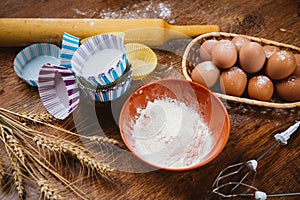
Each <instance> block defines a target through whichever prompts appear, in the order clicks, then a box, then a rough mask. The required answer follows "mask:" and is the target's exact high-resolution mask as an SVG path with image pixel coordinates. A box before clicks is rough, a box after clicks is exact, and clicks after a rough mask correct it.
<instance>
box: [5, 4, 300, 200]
mask: <svg viewBox="0 0 300 200" xmlns="http://www.w3.org/2000/svg"><path fill="white" fill-rule="evenodd" d="M0 17H3V18H16V17H22V18H25V17H26V18H27V17H28V18H29V17H30V18H109V19H110V18H161V19H164V20H166V21H167V22H169V23H171V24H175V25H192V24H216V25H219V26H220V29H221V31H224V32H232V33H239V34H246V35H250V36H256V37H261V38H266V39H269V40H275V41H278V42H283V43H287V44H292V45H295V46H300V1H299V0H294V1H286V0H275V1H271V0H265V1H247V0H241V1H226V0H222V1H209V0H194V1H186V0H185V1H180V0H173V1H168V0H166V1H159V0H151V1H137V0H133V1H118V0H114V1H112V0H103V1H100V0H99V1H96V0H94V1H93V0H86V1H79V0H74V1H71V0H64V1H59V0H52V1H48V0H43V1H36V0H27V1H19V0H7V1H2V2H1V7H0ZM283 29H285V30H286V31H283ZM0 31H1V27H0ZM176 45H178V44H176ZM22 48H24V47H16V48H15V47H14V48H10V47H1V48H0V97H1V98H0V106H1V107H2V108H6V109H10V110H12V111H15V112H19V113H21V112H26V111H27V112H28V111H31V112H32V113H34V112H36V113H39V112H45V110H44V108H43V106H42V104H41V101H40V99H39V95H38V92H37V89H36V88H33V87H31V86H28V85H26V84H25V83H24V82H23V81H22V80H21V79H20V78H18V77H17V75H16V74H15V73H14V70H13V60H14V58H15V56H16V54H17V53H18V52H19V51H20V50H21V49H22ZM180 48H181V49H184V46H180V47H179V49H180ZM162 49H163V48H162V47H161V48H160V47H156V50H155V52H156V53H157V56H158V62H159V65H160V66H162V67H161V68H158V70H161V72H156V73H155V75H153V76H152V78H154V79H155V78H156V79H159V78H161V77H165V76H169V77H171V76H172V75H174V76H177V77H180V78H183V77H182V75H181V74H180V73H181V70H180V67H181V57H180V55H176V54H174V52H168V51H164V50H162ZM166 66H167V67H166ZM168 67H171V68H172V69H175V71H173V72H172V74H164V75H163V76H159V74H160V73H168V71H167V70H168V69H169V68H168ZM176 72H178V73H176ZM147 81H149V80H147ZM141 83H143V82H140V83H137V84H141ZM132 90H133V89H132ZM126 96H128V95H125V96H124V97H123V100H124V99H125V98H126ZM225 105H226V108H227V110H228V113H229V117H230V124H231V131H230V138H229V141H228V143H227V145H226V147H225V148H224V150H223V151H222V152H221V154H220V155H219V156H218V157H217V158H215V159H214V160H213V161H212V162H210V163H209V164H207V165H205V166H203V167H201V168H198V169H195V170H192V171H187V172H172V173H171V172H166V171H161V170H156V171H148V172H143V170H139V169H138V167H139V166H140V165H136V166H135V165H134V166H135V167H137V169H136V171H140V173H134V170H131V171H129V172H126V171H125V170H124V171H122V170H120V171H119V172H118V176H117V178H116V179H115V182H114V184H106V183H105V182H104V183H103V182H102V183H99V184H98V185H97V186H96V187H95V185H93V187H92V181H91V180H90V179H87V180H83V181H82V187H81V189H82V190H83V191H85V193H86V198H90V199H205V198H206V197H207V194H208V193H209V191H210V190H211V186H212V184H213V181H214V179H215V178H216V176H217V175H218V173H219V172H220V171H221V170H222V169H224V168H225V167H226V166H228V165H231V164H233V163H239V162H244V161H247V160H250V159H253V158H257V157H258V156H259V155H260V154H261V153H262V152H263V151H264V150H266V149H267V148H268V147H269V146H271V145H272V144H273V142H274V137H273V136H274V134H276V133H278V132H281V131H283V130H285V129H286V128H287V127H288V126H290V125H292V124H293V123H294V122H295V121H296V120H300V109H299V108H293V109H270V108H262V107H257V106H250V105H242V104H238V103H233V102H225ZM120 106H121V104H120V103H119V104H118V106H115V109H116V110H118V109H119V108H120ZM110 108H113V105H112V104H109V106H107V105H105V106H103V105H96V106H95V110H96V112H97V114H99V115H100V117H99V118H100V120H99V122H100V123H101V125H103V127H104V128H103V127H102V128H103V129H107V130H111V131H110V136H111V135H112V136H113V137H115V138H116V139H117V140H119V141H120V142H122V140H121V138H120V136H119V131H118V126H117V123H115V122H114V116H112V115H111V114H112V113H113V114H114V112H112V111H111V109H110ZM103 113H104V114H105V118H104V117H101V114H102V116H104V114H103ZM108 114H110V115H108ZM49 134H50V133H49ZM299 144H300V140H299V131H298V132H297V133H296V134H295V135H294V136H293V137H292V138H291V139H290V141H289V143H288V145H286V146H280V147H279V146H278V147H276V148H275V149H274V150H272V151H271V152H270V153H269V154H268V155H267V156H266V157H265V158H264V159H263V160H261V161H260V162H259V165H258V170H257V172H258V175H257V177H256V180H255V183H254V186H255V187H257V188H258V189H259V190H261V191H265V192H266V193H267V194H274V193H289V192H300V176H299V172H300V167H299V163H300V156H299V150H300V149H299ZM119 159H122V158H119ZM123 159H124V158H123ZM122 162H123V163H127V164H128V166H129V165H131V164H132V163H130V162H129V161H122ZM132 162H138V161H135V160H134V159H133V161H132ZM124 165H125V164H124ZM67 169H68V167H67V166H66V168H65V169H64V170H65V171H66V170H67ZM66 173H68V172H66ZM1 185H4V184H3V183H1ZM25 187H29V186H25ZM32 188H34V186H32ZM8 190H9V189H8V188H7V187H2V189H0V197H2V198H1V199H18V198H17V196H16V195H13V194H12V193H13V192H9V191H8ZM27 193H28V194H27V199H37V198H38V197H39V194H38V192H37V190H34V189H27ZM210 198H212V199H216V196H212V197H211V196H210ZM299 198H300V197H299V196H298V197H282V198H277V199H299ZM70 199H80V198H79V197H75V196H74V197H72V196H71V197H70ZM246 199H249V198H246ZM253 199H254V198H253ZM270 199H271V198H270ZM274 199H275V198H274Z"/></svg>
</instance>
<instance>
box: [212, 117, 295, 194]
mask: <svg viewBox="0 0 300 200" xmlns="http://www.w3.org/2000/svg"><path fill="white" fill-rule="evenodd" d="M299 126H300V121H298V122H296V123H295V124H294V125H292V126H290V127H289V128H288V129H287V130H285V131H284V132H282V133H278V134H276V135H275V136H274V137H275V140H276V141H275V142H274V143H273V144H272V145H271V146H270V147H269V148H268V149H267V150H265V151H264V152H263V153H262V154H261V155H260V156H259V157H258V158H257V159H253V160H249V161H248V162H246V163H237V164H233V165H230V166H228V167H226V168H225V169H223V170H222V171H221V172H220V173H219V175H218V176H217V178H216V179H215V181H214V183H213V185H212V192H213V193H214V194H217V195H218V196H219V197H225V198H231V197H251V196H252V197H254V198H255V199H256V200H265V199H267V197H281V196H298V195H299V196H300V192H299V193H287V194H266V193H265V192H262V191H259V190H258V189H257V188H255V187H254V186H252V185H253V182H254V181H255V178H256V174H257V170H256V168H257V165H258V162H259V161H260V160H261V159H262V158H264V157H265V156H266V155H267V154H268V153H269V152H270V151H271V150H273V149H274V148H275V147H276V146H277V145H278V144H283V145H286V144H287V141H288V140H289V138H290V137H291V135H292V134H293V133H295V132H296V130H297V129H298V128H299ZM241 175H242V176H241Z"/></svg>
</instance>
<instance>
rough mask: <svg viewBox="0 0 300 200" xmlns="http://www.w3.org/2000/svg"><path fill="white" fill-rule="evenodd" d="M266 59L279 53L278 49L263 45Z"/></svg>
mask: <svg viewBox="0 0 300 200" xmlns="http://www.w3.org/2000/svg"><path fill="white" fill-rule="evenodd" d="M263 48H264V51H265V54H266V57H267V58H270V56H271V55H273V54H274V53H276V52H278V51H280V49H279V48H278V47H275V46H272V45H265V46H263Z"/></svg>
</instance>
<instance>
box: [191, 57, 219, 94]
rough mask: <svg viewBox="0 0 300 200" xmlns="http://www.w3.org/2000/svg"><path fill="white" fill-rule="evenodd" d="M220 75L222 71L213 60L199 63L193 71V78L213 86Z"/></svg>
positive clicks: (207, 85) (205, 84)
mask: <svg viewBox="0 0 300 200" xmlns="http://www.w3.org/2000/svg"><path fill="white" fill-rule="evenodd" d="M219 76H220V71H219V69H218V67H217V66H216V65H214V64H213V63H212V62H211V61H205V62H202V63H200V64H198V65H197V66H196V67H195V68H194V69H193V71H192V80H193V81H195V82H197V83H200V84H202V85H204V86H206V87H208V88H209V87H212V86H213V85H214V84H215V83H216V81H217V80H218V78H219Z"/></svg>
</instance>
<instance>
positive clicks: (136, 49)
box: [125, 43, 157, 80]
mask: <svg viewBox="0 0 300 200" xmlns="http://www.w3.org/2000/svg"><path fill="white" fill-rule="evenodd" d="M125 48H126V55H127V59H128V61H129V62H130V64H131V65H132V79H133V80H140V79H142V78H144V77H145V76H147V75H149V74H150V73H151V72H153V71H154V70H155V68H156V66H157V57H156V54H155V53H154V52H153V50H152V49H151V48H149V47H148V46H146V45H143V44H139V43H128V44H126V45H125Z"/></svg>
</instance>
